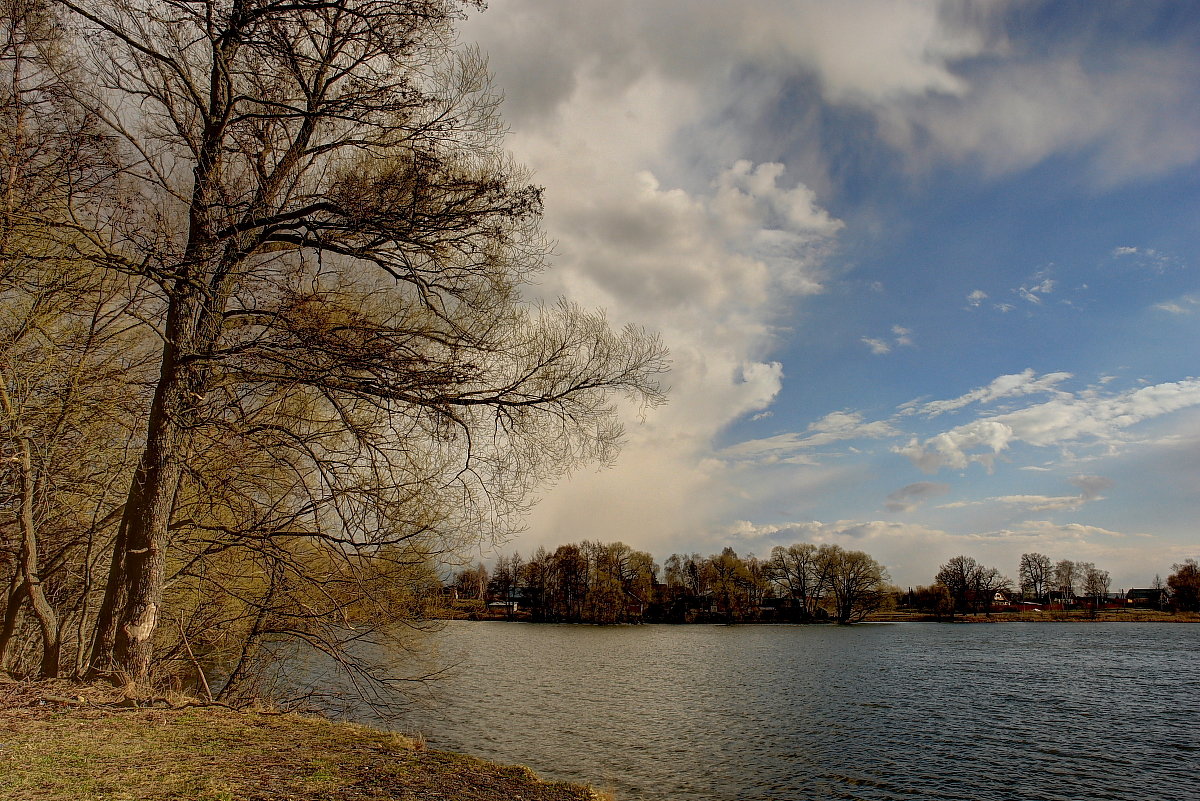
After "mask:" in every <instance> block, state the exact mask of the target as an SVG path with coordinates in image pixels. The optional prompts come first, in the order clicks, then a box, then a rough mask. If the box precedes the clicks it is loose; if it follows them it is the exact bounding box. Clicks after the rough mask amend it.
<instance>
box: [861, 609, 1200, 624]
mask: <svg viewBox="0 0 1200 801" xmlns="http://www.w3.org/2000/svg"><path fill="white" fill-rule="evenodd" d="M864 622H866V623H926V622H930V623H1200V613H1198V612H1160V611H1158V610H1157V609H1101V610H1100V611H1098V612H1096V613H1095V614H1092V613H1091V612H1089V611H1087V610H1086V609H1069V610H1067V611H1065V612H1064V611H1062V610H1059V609H1055V610H1043V611H1040V612H1032V611H1022V612H990V613H988V612H980V613H978V614H966V615H955V616H954V617H953V618H950V617H949V616H946V615H943V616H942V617H940V618H939V617H935V616H933V615H927V614H924V613H920V612H901V611H893V612H876V613H875V614H872V615H868V616H867V619H866V620H865V621H864Z"/></svg>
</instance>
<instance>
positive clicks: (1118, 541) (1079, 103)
mask: <svg viewBox="0 0 1200 801" xmlns="http://www.w3.org/2000/svg"><path fill="white" fill-rule="evenodd" d="M460 35H461V38H462V40H463V42H464V43H477V44H478V46H479V47H480V48H481V49H482V50H483V51H484V52H485V53H486V54H487V55H488V58H489V62H490V65H491V69H492V71H493V73H494V75H495V80H496V83H497V85H498V87H499V88H500V90H502V91H503V93H504V95H505V102H504V105H503V114H504V117H505V121H506V123H507V125H508V127H509V129H510V134H509V138H508V147H509V148H510V149H511V151H512V152H513V154H514V155H515V156H516V158H517V159H518V160H519V161H521V162H523V163H524V164H526V165H527V166H528V167H529V168H531V169H532V171H533V173H534V180H535V182H536V183H538V184H540V185H542V186H544V187H545V202H546V215H545V220H544V222H545V229H546V231H547V233H548V234H549V235H550V237H552V238H553V239H554V240H555V241H556V243H557V244H556V247H555V257H554V260H553V267H552V269H550V270H548V271H547V272H546V273H544V274H542V275H541V276H540V277H539V279H538V284H537V285H536V286H535V287H534V288H533V289H532V292H531V294H532V295H539V296H541V297H544V298H547V299H549V298H557V297H559V296H566V297H569V298H572V299H574V300H577V301H579V302H580V303H582V304H584V305H586V306H589V307H593V308H602V309H604V310H605V311H606V312H607V314H608V316H609V319H610V320H611V322H612V323H613V324H614V325H624V324H626V323H630V322H632V323H636V324H639V325H644V326H646V327H647V328H650V329H652V330H655V331H658V332H660V333H661V334H662V337H663V339H664V340H665V343H666V345H667V346H668V347H669V348H670V351H671V360H672V371H671V373H670V375H669V376H668V378H667V381H666V383H667V384H668V385H669V387H670V395H669V402H668V404H667V405H666V406H664V407H662V408H659V409H655V410H651V411H649V412H643V411H641V410H637V409H629V410H627V414H626V419H627V423H626V426H627V443H626V445H625V448H624V450H623V452H622V454H621V456H620V458H619V459H618V460H617V462H616V463H615V464H614V465H612V466H611V467H610V468H608V469H605V470H597V469H595V468H594V467H589V468H583V469H580V470H578V471H576V472H575V473H574V474H572V475H570V476H568V477H564V478H563V480H561V481H559V482H558V483H557V484H556V485H555V486H553V487H549V488H547V489H546V490H545V492H544V493H543V497H542V501H541V502H540V504H539V505H538V506H537V507H536V509H535V510H534V511H533V513H532V514H531V515H530V517H529V521H528V528H527V530H526V531H525V533H524V534H522V535H520V536H518V537H517V538H516V539H515V540H513V541H511V542H509V543H508V544H507V545H505V546H504V547H503V548H502V551H504V552H511V551H512V550H513V549H519V550H521V551H522V552H523V553H528V552H529V551H532V550H533V549H535V548H536V547H537V546H538V545H545V546H547V547H549V548H553V546H555V545H558V544H562V543H565V542H578V541H579V540H582V539H594V540H602V541H616V540H620V541H623V542H625V543H628V544H629V545H631V546H633V547H635V548H638V549H642V550H648V551H650V552H651V553H653V554H655V556H657V557H658V558H659V559H662V558H664V557H665V556H667V555H669V554H670V553H674V552H692V551H698V552H700V553H705V554H707V553H716V552H719V551H720V550H721V549H722V548H724V547H726V546H731V547H733V548H734V549H735V550H736V551H737V552H738V553H739V554H741V555H743V556H745V555H747V554H751V553H753V554H755V555H758V556H760V557H761V556H767V555H768V554H769V553H770V550H771V548H772V547H774V546H775V545H779V544H784V545H786V544H791V543H793V542H798V541H806V542H817V543H825V542H829V543H836V544H839V545H842V546H843V547H847V548H852V549H856V550H864V551H866V552H868V553H870V554H871V555H872V556H874V557H875V558H876V559H878V560H879V561H880V562H882V563H883V564H884V565H886V566H887V568H888V570H889V572H890V574H891V577H892V579H893V580H894V581H895V582H896V583H898V584H900V585H901V586H915V585H917V584H928V583H931V582H932V578H933V575H934V574H935V573H936V572H937V569H938V566H939V564H941V563H942V562H944V561H945V560H947V559H948V558H950V557H952V556H956V555H959V554H965V555H968V556H972V557H974V558H976V559H978V560H979V561H981V562H983V563H985V564H986V565H988V566H994V567H997V568H999V569H1000V570H1001V571H1002V572H1003V573H1005V574H1006V575H1008V576H1010V577H1011V578H1013V579H1015V578H1016V577H1017V564H1018V560H1019V558H1020V555H1021V554H1022V553H1026V552H1031V551H1036V552H1039V553H1044V554H1046V555H1047V556H1049V557H1051V558H1052V559H1055V560H1058V559H1073V560H1079V561H1089V562H1094V563H1095V564H1096V565H1097V566H1098V567H1099V568H1101V569H1105V570H1108V571H1109V572H1110V573H1111V575H1112V579H1113V589H1114V590H1116V589H1120V588H1128V587H1131V586H1149V583H1150V582H1151V581H1152V580H1153V578H1154V576H1155V575H1156V574H1159V575H1162V576H1163V577H1164V578H1165V577H1166V575H1168V574H1169V573H1170V572H1171V565H1172V564H1173V563H1176V562H1180V561H1182V560H1184V559H1185V558H1200V529H1198V528H1197V521H1200V363H1198V362H1200V248H1198V247H1197V246H1198V245H1200V169H1198V168H1200V2H1194V1H1187V0H1180V1H1178V2H1158V1H1157V0H1137V2H1106V3H1095V2H1087V1H1080V2H1072V1H1071V0H1053V1H1052V2H1032V1H1031V2H1002V1H999V0H997V1H994V2H986V3H962V2H955V3H950V4H945V5H941V4H938V3H935V2H873V1H872V0H857V1H856V2H852V3H829V2H803V1H802V0H749V1H748V2H745V3H729V2H726V1H725V0H654V2H646V1H645V0H575V1H574V2H571V3H556V2H548V1H547V0H492V1H491V2H490V4H489V8H488V10H487V11H485V12H483V13H475V14H472V15H471V16H470V18H469V19H468V20H467V21H466V22H465V23H464V24H463V26H462V28H461V31H460Z"/></svg>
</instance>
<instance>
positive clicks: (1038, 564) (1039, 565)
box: [1018, 553, 1053, 601]
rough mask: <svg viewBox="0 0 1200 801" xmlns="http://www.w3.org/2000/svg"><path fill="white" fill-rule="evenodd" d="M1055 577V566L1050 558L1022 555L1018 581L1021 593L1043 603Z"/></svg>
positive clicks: (1041, 555) (1040, 555)
mask: <svg viewBox="0 0 1200 801" xmlns="http://www.w3.org/2000/svg"><path fill="white" fill-rule="evenodd" d="M1052 577H1053V566H1052V565H1051V563H1050V557H1048V556H1045V555H1044V554H1040V553H1023V554H1021V564H1020V567H1019V570H1018V581H1019V582H1020V585H1021V591H1022V592H1024V593H1026V594H1028V595H1030V596H1032V597H1033V599H1034V600H1037V601H1041V600H1042V599H1043V598H1044V597H1045V595H1046V592H1047V590H1048V589H1049V586H1050V581H1051V579H1052Z"/></svg>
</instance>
